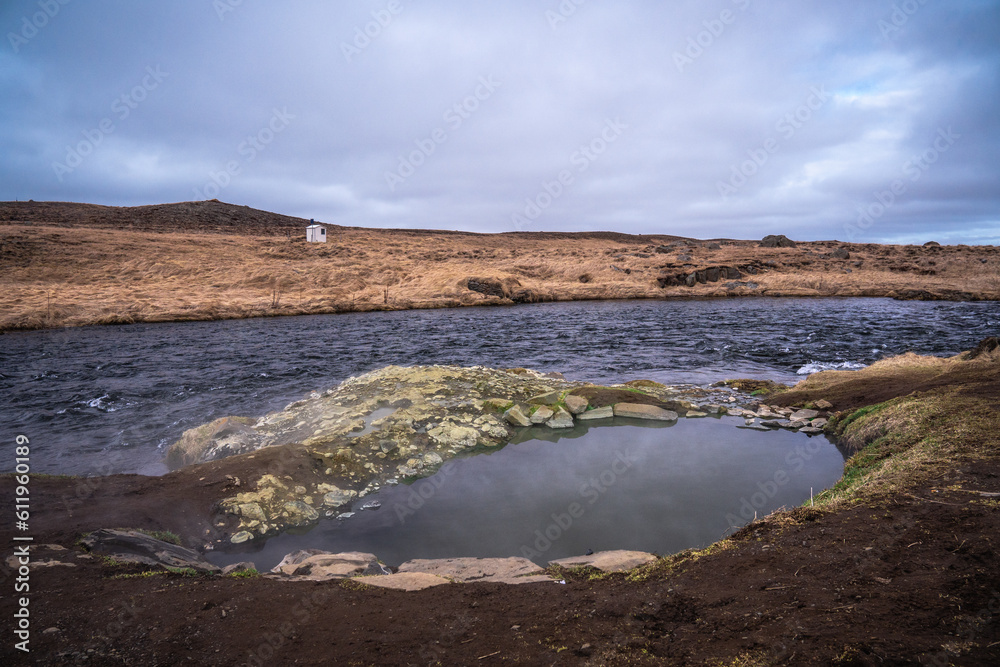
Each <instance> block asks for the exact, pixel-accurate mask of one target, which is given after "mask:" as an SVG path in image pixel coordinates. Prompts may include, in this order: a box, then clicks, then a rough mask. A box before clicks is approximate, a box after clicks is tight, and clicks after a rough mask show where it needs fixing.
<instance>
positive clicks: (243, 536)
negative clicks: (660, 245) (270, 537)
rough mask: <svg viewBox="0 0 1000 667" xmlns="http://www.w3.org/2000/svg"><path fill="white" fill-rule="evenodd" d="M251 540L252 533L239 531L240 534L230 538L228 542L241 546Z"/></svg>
mask: <svg viewBox="0 0 1000 667" xmlns="http://www.w3.org/2000/svg"><path fill="white" fill-rule="evenodd" d="M252 539H253V533H251V532H249V531H246V530H241V531H240V532H238V533H236V534H235V535H233V536H232V537H230V538H229V541H230V542H232V543H233V544H243V543H244V542H249V541H250V540H252Z"/></svg>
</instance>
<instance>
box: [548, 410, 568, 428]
mask: <svg viewBox="0 0 1000 667" xmlns="http://www.w3.org/2000/svg"><path fill="white" fill-rule="evenodd" d="M545 425H546V426H548V427H549V428H573V415H571V414H570V413H568V412H566V411H565V410H563V409H562V408H559V409H558V410H556V413H555V414H554V415H553V416H552V419H550V420H548V421H547V422H545Z"/></svg>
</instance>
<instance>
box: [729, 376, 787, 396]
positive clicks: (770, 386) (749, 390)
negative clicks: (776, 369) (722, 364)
mask: <svg viewBox="0 0 1000 667" xmlns="http://www.w3.org/2000/svg"><path fill="white" fill-rule="evenodd" d="M723 384H724V385H726V386H727V387H732V388H733V389H735V390H737V391H742V392H743V393H745V394H749V395H751V396H776V395H777V394H780V393H782V392H785V391H788V389H789V387H787V386H785V385H783V384H780V383H778V382H773V381H771V380H749V379H745V378H744V379H739V380H726V381H725V382H723Z"/></svg>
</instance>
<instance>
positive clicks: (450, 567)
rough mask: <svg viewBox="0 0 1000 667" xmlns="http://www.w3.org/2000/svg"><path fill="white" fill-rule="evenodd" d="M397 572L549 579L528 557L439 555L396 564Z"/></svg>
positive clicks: (482, 578)
mask: <svg viewBox="0 0 1000 667" xmlns="http://www.w3.org/2000/svg"><path fill="white" fill-rule="evenodd" d="M399 571H400V572H423V573H426V574H436V575H438V576H440V577H445V578H447V579H451V580H452V581H461V582H470V581H490V582H497V583H505V584H529V583H535V582H539V581H552V578H551V577H549V576H547V575H546V574H544V570H542V568H540V567H538V566H537V565H535V564H534V563H532V562H531V561H530V560H528V559H527V558H513V557H512V558H442V559H433V560H424V559H417V560H411V561H407V562H405V563H403V564H402V565H400V566H399Z"/></svg>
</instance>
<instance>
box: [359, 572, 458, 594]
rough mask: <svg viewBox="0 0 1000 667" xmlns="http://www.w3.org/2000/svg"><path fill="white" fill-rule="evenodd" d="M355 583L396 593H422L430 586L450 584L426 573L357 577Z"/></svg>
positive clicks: (441, 578) (398, 573)
mask: <svg viewBox="0 0 1000 667" xmlns="http://www.w3.org/2000/svg"><path fill="white" fill-rule="evenodd" d="M356 581H358V582H360V583H363V584H366V585H368V586H375V587H377V588H390V589H393V590H397V591H422V590H424V589H425V588H431V587H432V586H440V585H442V584H450V583H452V582H450V581H448V580H447V579H445V578H444V577H440V576H438V575H436V574H427V573H426V572H397V573H395V574H386V575H382V576H374V577H359V578H358V579H356Z"/></svg>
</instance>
